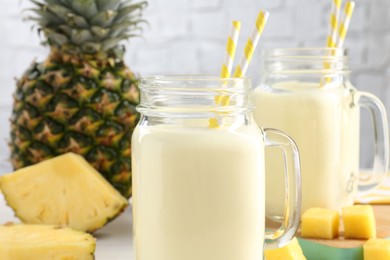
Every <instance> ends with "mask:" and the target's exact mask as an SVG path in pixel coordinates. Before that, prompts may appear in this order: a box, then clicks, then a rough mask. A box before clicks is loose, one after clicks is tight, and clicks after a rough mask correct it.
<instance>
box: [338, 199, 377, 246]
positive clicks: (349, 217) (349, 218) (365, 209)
mask: <svg viewBox="0 0 390 260" xmlns="http://www.w3.org/2000/svg"><path fill="white" fill-rule="evenodd" d="M342 218H343V223H344V237H345V238H358V239H369V238H376V225H375V216H374V210H373V208H372V206H370V205H355V206H349V207H344V208H343V209H342Z"/></svg>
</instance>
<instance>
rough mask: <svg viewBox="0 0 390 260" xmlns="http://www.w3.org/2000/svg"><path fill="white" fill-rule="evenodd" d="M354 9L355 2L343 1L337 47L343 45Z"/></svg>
mask: <svg viewBox="0 0 390 260" xmlns="http://www.w3.org/2000/svg"><path fill="white" fill-rule="evenodd" d="M354 9H355V2H353V1H348V2H347V3H345V7H344V13H343V18H342V19H341V24H340V26H339V30H338V39H337V48H341V47H343V44H344V41H345V36H346V35H347V32H348V28H349V24H350V22H351V18H352V15H353V10H354Z"/></svg>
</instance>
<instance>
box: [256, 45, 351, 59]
mask: <svg viewBox="0 0 390 260" xmlns="http://www.w3.org/2000/svg"><path fill="white" fill-rule="evenodd" d="M262 56H264V57H265V58H274V57H275V58H276V57H279V58H280V57H301V58H303V57H305V58H306V57H313V58H314V57H315V58H322V59H337V60H348V50H347V49H345V48H329V47H303V48H297V47H295V48H266V49H263V50H262Z"/></svg>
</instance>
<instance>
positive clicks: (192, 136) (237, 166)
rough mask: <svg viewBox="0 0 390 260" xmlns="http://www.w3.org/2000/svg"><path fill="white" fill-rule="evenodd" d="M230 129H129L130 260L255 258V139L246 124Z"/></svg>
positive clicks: (258, 199)
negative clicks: (131, 131)
mask: <svg viewBox="0 0 390 260" xmlns="http://www.w3.org/2000/svg"><path fill="white" fill-rule="evenodd" d="M230 130H232V129H231V128H229V130H227V129H224V128H222V129H213V130H210V129H208V128H196V127H191V128H190V127H185V128H184V127H176V128H173V127H170V126H161V125H157V126H147V127H144V126H138V127H137V128H136V130H135V132H134V134H133V151H132V154H133V178H134V179H133V187H134V195H133V210H134V232H135V241H134V242H135V255H136V259H137V260H183V259H185V260H199V259H202V260H216V259H223V260H237V259H240V260H259V259H262V258H263V241H264V219H265V216H264V207H265V205H264V204H265V198H264V183H265V182H264V162H263V160H264V159H263V158H264V150H263V149H264V144H263V143H262V140H263V139H262V138H261V134H260V131H259V130H258V129H257V127H255V126H254V125H253V126H244V127H240V128H239V129H233V131H230ZM141 143H142V145H141ZM283 201H284V200H283Z"/></svg>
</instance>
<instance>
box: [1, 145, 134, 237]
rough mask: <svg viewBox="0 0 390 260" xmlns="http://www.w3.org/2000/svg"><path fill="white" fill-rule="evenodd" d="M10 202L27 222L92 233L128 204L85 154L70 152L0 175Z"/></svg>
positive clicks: (18, 214)
mask: <svg viewBox="0 0 390 260" xmlns="http://www.w3.org/2000/svg"><path fill="white" fill-rule="evenodd" d="M0 189H1V190H2V192H3V194H4V197H5V199H6V201H7V204H8V205H9V206H10V207H11V208H13V210H14V211H15V214H16V216H17V217H19V218H20V219H21V220H22V221H23V222H24V223H29V224H49V225H61V226H68V227H71V228H73V229H76V230H80V231H87V232H93V231H95V230H97V229H99V228H101V227H103V226H104V225H105V224H106V223H107V222H108V221H109V220H111V219H114V218H115V217H117V216H118V215H119V214H120V213H121V212H122V211H123V210H124V209H125V208H126V206H127V205H128V201H127V199H125V198H124V197H122V195H121V194H120V193H119V192H118V191H116V190H115V189H114V188H113V187H112V186H111V184H109V183H108V182H107V181H106V180H105V179H104V178H103V177H102V176H101V175H100V174H99V172H97V171H96V170H95V169H94V168H93V167H92V166H91V165H90V164H89V163H88V162H87V161H86V160H85V159H84V158H83V157H81V156H79V155H76V154H73V153H67V154H64V155H60V156H57V157H55V158H52V159H49V160H46V161H44V162H41V163H38V164H35V165H33V166H29V167H25V168H22V169H20V170H17V171H15V172H14V173H11V174H7V175H4V176H1V177H0Z"/></svg>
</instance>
